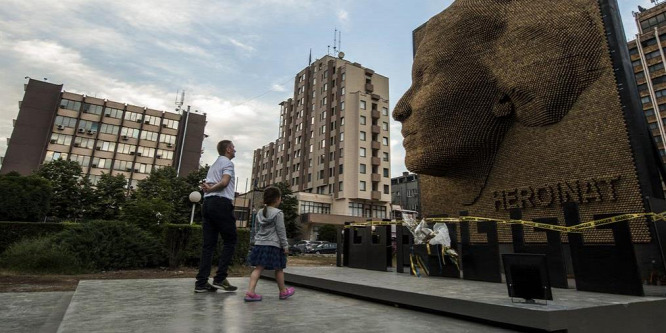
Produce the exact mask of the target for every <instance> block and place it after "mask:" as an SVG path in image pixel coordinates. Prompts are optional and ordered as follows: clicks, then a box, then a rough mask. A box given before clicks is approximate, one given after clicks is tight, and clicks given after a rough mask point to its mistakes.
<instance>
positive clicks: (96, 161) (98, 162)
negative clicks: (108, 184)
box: [91, 157, 111, 170]
mask: <svg viewBox="0 0 666 333" xmlns="http://www.w3.org/2000/svg"><path fill="white" fill-rule="evenodd" d="M91 167H93V168H98V169H107V170H108V169H111V159H109V158H99V157H95V158H93V161H92V165H91Z"/></svg>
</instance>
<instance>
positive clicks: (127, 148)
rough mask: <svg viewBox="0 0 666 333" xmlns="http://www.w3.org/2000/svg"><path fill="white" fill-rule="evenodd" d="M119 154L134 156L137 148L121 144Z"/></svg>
mask: <svg viewBox="0 0 666 333" xmlns="http://www.w3.org/2000/svg"><path fill="white" fill-rule="evenodd" d="M118 153H122V154H127V155H130V154H134V153H136V146H135V145H128V144H124V143H121V144H119V145H118Z"/></svg>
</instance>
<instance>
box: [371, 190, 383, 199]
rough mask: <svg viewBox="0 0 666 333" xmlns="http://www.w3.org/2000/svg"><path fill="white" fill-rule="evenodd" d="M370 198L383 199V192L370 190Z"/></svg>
mask: <svg viewBox="0 0 666 333" xmlns="http://www.w3.org/2000/svg"><path fill="white" fill-rule="evenodd" d="M370 199H372V200H381V199H382V192H379V191H372V192H370Z"/></svg>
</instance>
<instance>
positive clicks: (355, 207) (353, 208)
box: [349, 202, 363, 216]
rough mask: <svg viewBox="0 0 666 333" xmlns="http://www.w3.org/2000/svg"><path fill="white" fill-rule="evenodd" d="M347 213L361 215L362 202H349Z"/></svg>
mask: <svg viewBox="0 0 666 333" xmlns="http://www.w3.org/2000/svg"><path fill="white" fill-rule="evenodd" d="M349 215H351V216H363V204H362V203H360V202H350V203H349Z"/></svg>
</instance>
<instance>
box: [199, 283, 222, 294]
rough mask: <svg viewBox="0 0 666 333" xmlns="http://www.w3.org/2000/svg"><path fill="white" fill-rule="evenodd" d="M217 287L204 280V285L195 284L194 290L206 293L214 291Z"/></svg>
mask: <svg viewBox="0 0 666 333" xmlns="http://www.w3.org/2000/svg"><path fill="white" fill-rule="evenodd" d="M216 291H217V288H215V287H213V286H212V285H211V284H210V283H208V282H206V285H204V286H203V287H200V286H195V287H194V292H195V293H207V292H213V293H214V292H216Z"/></svg>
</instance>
